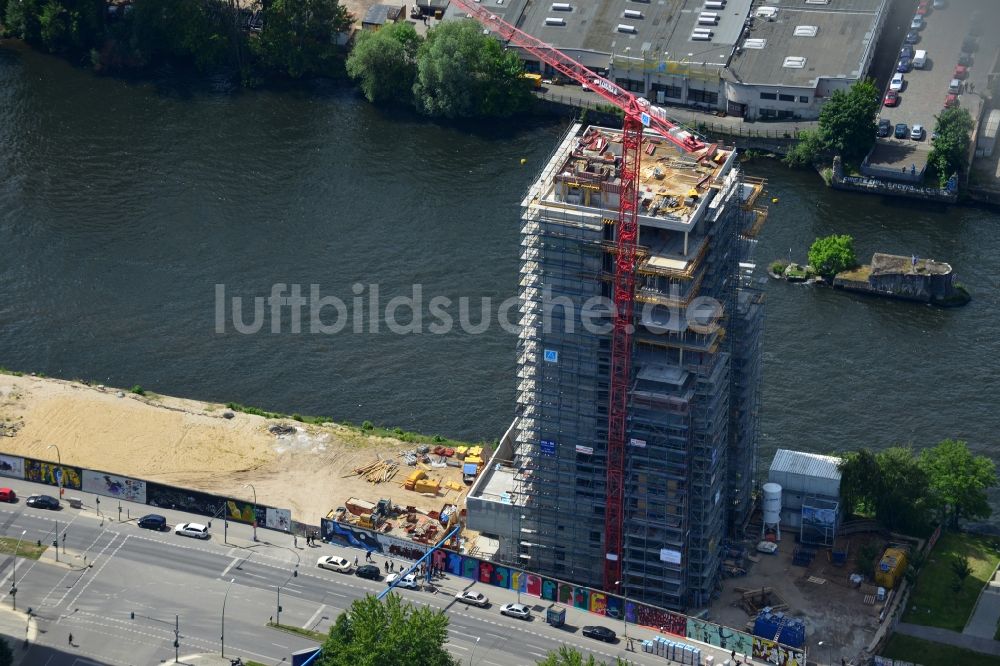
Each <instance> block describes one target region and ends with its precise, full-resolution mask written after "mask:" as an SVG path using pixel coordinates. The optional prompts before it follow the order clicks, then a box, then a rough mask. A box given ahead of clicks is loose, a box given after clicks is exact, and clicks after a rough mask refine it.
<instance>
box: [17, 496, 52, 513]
mask: <svg viewBox="0 0 1000 666" xmlns="http://www.w3.org/2000/svg"><path fill="white" fill-rule="evenodd" d="M25 503H26V504H27V505H28V506H33V507H35V508H37V509H51V510H53V511H56V510H58V509H59V500H57V499H56V498H55V497H52V496H51V495H32V496H31V497H29V498H28V501H27V502H25Z"/></svg>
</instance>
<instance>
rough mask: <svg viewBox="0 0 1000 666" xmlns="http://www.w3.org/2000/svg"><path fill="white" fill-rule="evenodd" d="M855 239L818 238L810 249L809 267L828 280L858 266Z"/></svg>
mask: <svg viewBox="0 0 1000 666" xmlns="http://www.w3.org/2000/svg"><path fill="white" fill-rule="evenodd" d="M857 264H858V260H857V257H856V256H855V254H854V239H853V238H851V237H850V236H847V235H842V236H837V235H832V236H826V237H825V238H817V239H816V240H815V241H814V242H813V244H812V246H810V248H809V265H810V266H812V267H813V269H814V270H815V271H816V273H818V274H819V275H821V276H823V277H824V278H826V279H830V278H832V277H833V276H834V275H836V274H837V273H840V272H841V271H846V270H847V269H849V268H854V267H855V266H857Z"/></svg>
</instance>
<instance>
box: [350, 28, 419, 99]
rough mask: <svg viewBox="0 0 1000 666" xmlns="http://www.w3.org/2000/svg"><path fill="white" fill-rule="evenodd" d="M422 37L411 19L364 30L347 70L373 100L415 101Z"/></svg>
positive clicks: (362, 90)
mask: <svg viewBox="0 0 1000 666" xmlns="http://www.w3.org/2000/svg"><path fill="white" fill-rule="evenodd" d="M422 41H423V40H422V38H421V37H420V35H418V34H417V31H416V30H415V29H414V27H413V26H412V25H411V24H409V23H393V24H391V25H387V26H385V27H383V28H382V29H381V30H379V31H377V32H372V31H369V30H366V31H363V32H362V33H361V34H360V35H358V37H357V39H356V40H355V42H354V48H353V49H352V50H351V54H350V55H349V56H348V57H347V74H348V76H350V77H351V78H352V79H354V80H355V81H357V83H358V86H360V88H361V92H362V93H363V94H364V96H365V98H366V99H367V100H368V101H369V102H373V103H376V104H386V103H389V104H391V103H396V104H411V103H412V102H413V83H414V81H416V78H417V52H418V51H419V49H420V44H421V43H422Z"/></svg>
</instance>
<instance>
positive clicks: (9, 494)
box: [0, 488, 17, 502]
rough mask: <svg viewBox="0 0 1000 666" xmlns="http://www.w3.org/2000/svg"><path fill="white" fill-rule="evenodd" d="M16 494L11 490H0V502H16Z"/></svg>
mask: <svg viewBox="0 0 1000 666" xmlns="http://www.w3.org/2000/svg"><path fill="white" fill-rule="evenodd" d="M16 501H17V493H15V492H14V490H13V489H12V488H0V502H16Z"/></svg>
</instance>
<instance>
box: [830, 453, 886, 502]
mask: <svg viewBox="0 0 1000 666" xmlns="http://www.w3.org/2000/svg"><path fill="white" fill-rule="evenodd" d="M881 492H882V471H881V469H880V468H879V464H878V458H877V457H876V455H875V453H873V452H872V450H871V449H858V450H857V451H852V452H850V453H848V454H846V455H844V456H842V457H841V462H840V497H841V500H842V501H843V504H844V508H845V509H846V510H847V511H848V513H856V512H860V513H866V514H874V513H875V506H876V504H877V502H878V497H879V495H880V493H881Z"/></svg>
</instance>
